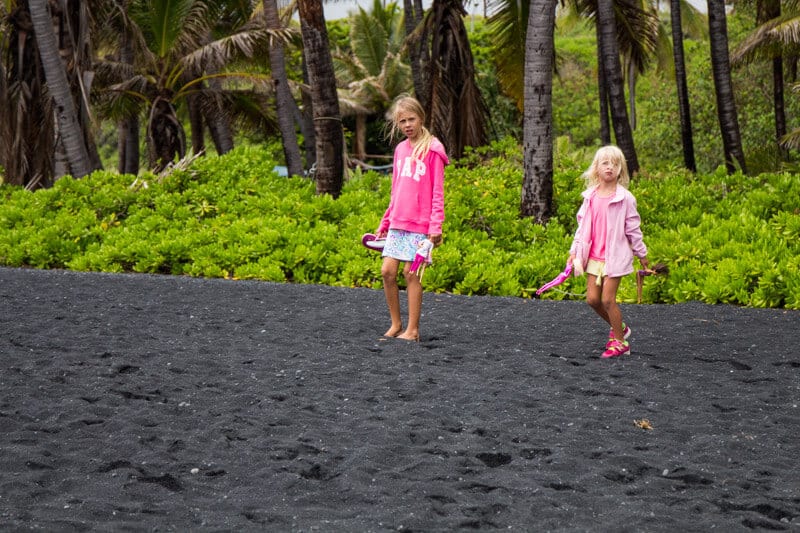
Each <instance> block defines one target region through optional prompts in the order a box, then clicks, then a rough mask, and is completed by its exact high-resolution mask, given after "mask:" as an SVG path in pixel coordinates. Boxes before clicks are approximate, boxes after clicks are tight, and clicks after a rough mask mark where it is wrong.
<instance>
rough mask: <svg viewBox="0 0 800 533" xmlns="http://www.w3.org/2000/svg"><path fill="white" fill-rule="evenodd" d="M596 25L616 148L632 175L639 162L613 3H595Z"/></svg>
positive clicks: (600, 0)
mask: <svg viewBox="0 0 800 533" xmlns="http://www.w3.org/2000/svg"><path fill="white" fill-rule="evenodd" d="M596 24H597V25H598V26H599V36H600V40H599V42H598V46H599V48H600V56H601V58H602V63H601V65H602V68H603V71H604V73H605V76H606V86H607V88H608V101H609V104H610V106H611V122H612V125H613V126H614V137H615V138H616V140H617V146H619V148H620V150H622V153H624V154H625V159H626V161H627V163H628V170H629V171H630V173H631V175H633V174H635V173H636V172H637V171H638V170H639V159H638V158H637V157H636V148H635V146H634V144H633V132H632V131H631V125H630V122H629V121H628V106H627V104H626V102H625V89H624V85H623V81H622V67H621V66H620V62H619V46H618V44H617V24H616V20H615V18H614V5H613V0H598V2H597V21H596ZM598 68H600V66H598Z"/></svg>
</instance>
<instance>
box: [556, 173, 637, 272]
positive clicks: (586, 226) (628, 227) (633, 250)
mask: <svg viewBox="0 0 800 533" xmlns="http://www.w3.org/2000/svg"><path fill="white" fill-rule="evenodd" d="M596 189H597V187H596V186H595V187H590V188H589V189H586V190H585V191H583V204H581V208H580V209H579V210H578V230H577V231H576V232H575V238H574V239H573V241H572V246H571V247H570V249H569V253H570V254H575V262H576V263H579V264H581V265H582V266H583V267H584V268H585V267H586V262H587V261H588V260H589V248H590V246H591V236H592V224H591V220H592V217H591V216H590V213H587V210H588V209H589V199H590V198H591V197H592V195H593V194H594V193H595V191H596ZM607 216H608V218H607V220H606V223H607V228H606V274H607V275H608V276H610V277H612V278H618V277H621V276H625V275H627V274H630V273H631V272H633V256H634V255H635V256H636V257H639V258H642V257H647V247H646V246H645V245H644V241H643V240H642V229H641V218H640V217H639V212H638V211H637V210H636V198H634V196H633V194H631V192H630V191H629V190H628V189H626V188H625V187H622V186H621V185H617V192H616V194H615V195H614V197H613V198H612V199H611V201H610V202H609V204H608V215H607Z"/></svg>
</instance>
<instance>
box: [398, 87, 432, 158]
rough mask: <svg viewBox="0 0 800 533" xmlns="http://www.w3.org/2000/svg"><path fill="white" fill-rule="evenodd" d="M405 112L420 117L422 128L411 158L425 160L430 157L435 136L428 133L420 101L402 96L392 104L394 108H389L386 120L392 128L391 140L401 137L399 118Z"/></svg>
mask: <svg viewBox="0 0 800 533" xmlns="http://www.w3.org/2000/svg"><path fill="white" fill-rule="evenodd" d="M403 112H405V113H412V114H414V115H417V116H418V117H419V121H420V124H421V126H422V127H421V128H420V132H419V137H418V138H417V141H416V143H415V144H414V149H413V151H412V152H411V156H412V157H413V158H414V159H425V156H426V155H428V152H429V151H430V149H431V143H432V142H433V139H434V137H433V134H432V133H431V132H430V131H428V128H426V127H425V110H424V109H422V104H420V103H419V100H417V99H416V98H414V97H413V96H409V95H408V94H401V95H400V96H398V97H397V98H395V100H394V102H393V103H392V107H391V108H389V111H388V112H387V113H386V120H387V121H388V123H389V128H390V129H389V138H390V139H393V138H394V137H395V136H399V135H398V133H400V128H399V127H398V126H397V117H398V115H399V114H400V113H403Z"/></svg>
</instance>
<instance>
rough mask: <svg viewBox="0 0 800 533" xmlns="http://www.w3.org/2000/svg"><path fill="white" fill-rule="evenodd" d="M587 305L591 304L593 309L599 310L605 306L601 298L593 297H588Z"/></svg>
mask: <svg viewBox="0 0 800 533" xmlns="http://www.w3.org/2000/svg"><path fill="white" fill-rule="evenodd" d="M586 303H587V304H589V307H591V308H592V309H598V308H600V307H601V306H602V305H603V304H602V302H601V301H600V298H595V297H593V296H587V297H586Z"/></svg>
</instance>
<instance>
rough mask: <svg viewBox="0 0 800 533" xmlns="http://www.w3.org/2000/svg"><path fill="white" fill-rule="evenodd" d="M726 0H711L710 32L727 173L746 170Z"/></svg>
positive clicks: (744, 171)
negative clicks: (732, 70)
mask: <svg viewBox="0 0 800 533" xmlns="http://www.w3.org/2000/svg"><path fill="white" fill-rule="evenodd" d="M725 17H726V15H725V1H724V0H708V35H709V43H710V47H711V70H712V73H713V77H714V92H715V94H716V98H717V117H718V119H719V127H720V130H721V133H722V146H723V151H724V154H725V168H726V169H727V170H728V173H731V174H732V173H733V172H735V171H736V167H737V165H738V167H739V168H740V169H741V171H742V172H743V173H747V167H746V165H745V160H744V152H743V151H742V137H741V133H740V131H739V119H738V117H737V115H736V101H735V100H734V95H733V83H732V81H731V63H730V58H729V56H728V24H727V20H726V18H725Z"/></svg>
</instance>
